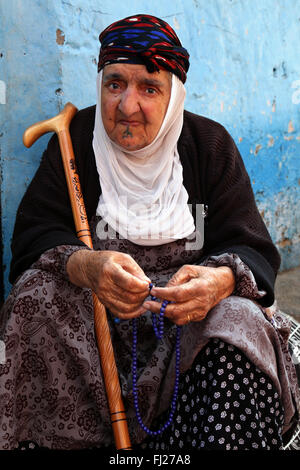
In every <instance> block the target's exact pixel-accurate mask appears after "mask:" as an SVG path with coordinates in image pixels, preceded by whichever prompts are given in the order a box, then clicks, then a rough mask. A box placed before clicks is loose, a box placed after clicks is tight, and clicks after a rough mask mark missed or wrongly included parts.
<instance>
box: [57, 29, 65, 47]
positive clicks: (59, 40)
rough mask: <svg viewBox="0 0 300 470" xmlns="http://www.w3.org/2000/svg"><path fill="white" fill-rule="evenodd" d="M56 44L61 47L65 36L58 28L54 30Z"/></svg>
mask: <svg viewBox="0 0 300 470" xmlns="http://www.w3.org/2000/svg"><path fill="white" fill-rule="evenodd" d="M56 42H57V44H58V45H59V46H62V45H63V44H64V43H65V34H64V33H63V31H62V30H61V29H59V28H58V29H57V30H56Z"/></svg>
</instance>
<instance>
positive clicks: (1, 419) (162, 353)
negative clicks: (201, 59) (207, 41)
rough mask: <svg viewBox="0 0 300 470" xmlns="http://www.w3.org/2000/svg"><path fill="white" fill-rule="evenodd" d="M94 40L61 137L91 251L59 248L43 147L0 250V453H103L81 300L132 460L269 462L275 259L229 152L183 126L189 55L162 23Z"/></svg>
mask: <svg viewBox="0 0 300 470" xmlns="http://www.w3.org/2000/svg"><path fill="white" fill-rule="evenodd" d="M100 42H101V49H100V56H99V65H98V76H97V92H98V101H97V104H96V106H95V107H94V106H93V107H90V108H87V109H84V110H82V111H80V112H78V114H77V115H76V116H75V118H74V120H73V122H72V124H71V136H72V140H73V145H74V150H75V155H76V158H77V167H78V172H79V176H80V180H81V185H82V191H83V195H84V199H85V204H86V209H87V214H88V217H89V220H90V225H91V228H92V231H93V239H94V249H93V250H90V249H88V248H87V247H86V246H85V245H84V244H83V243H81V242H80V241H79V240H78V239H77V237H76V235H75V231H74V224H73V219H72V212H71V208H70V204H69V200H68V194H67V188H66V184H65V177H64V173H63V168H62V163H61V158H60V151H59V146H58V141H57V137H56V136H53V137H52V138H51V140H50V142H49V145H48V148H47V150H46V151H45V153H44V155H43V158H42V161H41V164H40V167H39V169H38V171H37V173H36V175H35V176H34V179H33V181H32V182H31V184H30V186H29V188H28V190H27V191H26V194H25V196H24V198H23V200H22V202H21V204H20V207H19V211H18V214H17V219H16V225H15V231H14V236H13V242H12V253H13V258H12V264H11V274H10V280H11V282H12V283H13V288H12V291H11V293H10V295H9V297H8V299H7V301H6V303H5V306H4V308H3V311H2V315H1V330H0V331H1V337H2V338H3V340H4V341H5V345H6V363H5V364H4V365H1V366H0V374H1V383H0V403H1V408H0V409H1V414H0V423H1V424H0V430H1V431H0V443H1V444H0V445H1V448H2V449H13V448H15V447H18V446H19V445H20V443H22V442H27V443H28V442H30V441H32V442H34V443H36V445H38V446H42V447H48V448H51V449H79V448H87V447H105V446H109V445H111V444H112V443H113V438H112V432H111V427H110V419H109V413H108V407H107V401H106V395H105V389H104V385H103V378H102V373H101V366H100V362H99V356H98V351H97V346H96V343H95V335H94V327H93V308H92V299H91V291H94V292H95V293H96V294H97V296H98V297H99V299H100V300H101V302H102V303H103V304H104V305H105V307H106V310H107V315H108V320H109V324H110V329H111V336H112V341H113V344H114V348H115V355H116V361H117V366H118V371H119V376H120V382H121V386H122V394H123V399H124V402H125V405H126V408H127V418H128V424H129V430H130V436H131V440H132V442H133V444H134V445H136V446H139V447H142V448H143V449H151V448H152V449H156V450H164V451H166V450H180V449H181V448H184V449H185V450H187V449H276V448H280V447H281V445H282V436H283V435H284V432H285V431H286V430H287V429H289V428H290V427H291V426H292V425H293V423H294V422H295V419H296V417H297V410H296V407H295V402H296V399H297V383H296V375H295V371H294V369H293V366H292V365H291V362H290V357H289V353H288V350H287V336H288V325H286V321H285V320H284V318H283V317H282V316H281V315H280V312H276V311H275V313H274V314H273V316H272V317H271V316H270V315H268V313H267V310H266V307H268V306H270V305H272V304H273V302H274V281H275V277H276V272H277V270H278V267H279V264H280V259H279V255H278V252H277V250H276V248H275V247H274V245H273V243H272V241H271V239H270V236H269V234H268V232H267V230H266V227H265V225H264V223H263V221H262V219H261V217H260V215H259V212H258V210H257V207H256V204H255V201H254V196H253V192H252V190H251V185H250V182H249V177H248V175H247V173H246V170H245V167H244V164H243V162H242V159H241V157H240V155H239V152H238V150H237V147H236V146H235V144H234V142H233V140H232V138H231V137H230V136H229V134H228V133H227V132H226V130H225V129H224V128H223V127H222V126H221V125H220V124H218V123H216V122H213V121H212V120H209V119H207V118H204V117H201V116H196V115H194V114H192V113H190V112H187V111H184V99H185V88H184V82H185V80H186V73H187V70H188V67H189V61H188V59H189V55H188V53H187V51H186V50H185V49H184V48H183V47H182V45H181V43H180V41H179V39H178V37H177V36H176V34H175V32H174V31H173V30H172V28H171V27H170V26H169V25H168V24H167V23H165V22H164V21H162V20H160V19H158V18H155V17H152V16H148V15H136V16H133V17H129V18H125V19H124V20H121V21H118V22H116V23H114V24H112V25H111V26H109V27H108V28H107V29H106V30H104V31H103V32H102V33H101V35H100ZM201 204H202V205H203V206H201V207H204V208H205V210H204V211H203V218H204V223H203V219H201V218H200V223H199V211H198V212H197V208H198V206H199V205H201ZM190 209H191V210H190ZM197 214H198V220H197ZM201 214H202V213H201ZM204 216H205V217H204ZM203 234H204V240H203ZM199 240H200V241H201V242H200V243H199ZM149 289H150V290H149ZM163 301H165V302H163ZM160 312H161V315H160V316H159V317H157V314H158V313H160ZM161 317H164V318H165V319H164V323H160V322H161V320H157V321H155V319H156V318H161ZM152 323H153V324H154V326H155V325H156V329H159V333H162V331H161V328H162V327H163V335H162V334H161V335H160V339H159V340H158V339H157V338H156V336H155V334H154V332H153V325H152ZM157 323H158V324H157ZM159 325H160V326H159ZM133 327H134V328H136V329H137V335H138V338H137V351H136V354H137V358H136V359H135V360H136V367H135V368H133V369H132V367H131V365H132V360H133V359H132V345H133V344H134V342H133V340H132V337H133V333H132V331H133ZM178 332H180V338H179V333H178ZM179 351H180V353H181V356H180V364H179V365H178V364H175V363H176V358H177V362H178V358H179ZM175 365H176V366H175ZM132 370H133V372H134V374H135V375H136V377H135V379H136V381H137V385H136V393H133V390H132V381H133V377H132ZM135 371H136V372H135ZM175 374H177V375H178V374H180V375H179V382H176V384H175V387H174V377H175ZM174 390H175V395H174ZM176 394H177V395H178V396H177V399H176ZM172 397H173V398H172ZM137 403H138V408H137ZM170 409H171V415H170ZM162 429H163V432H161V430H162ZM156 430H158V432H153V431H156Z"/></svg>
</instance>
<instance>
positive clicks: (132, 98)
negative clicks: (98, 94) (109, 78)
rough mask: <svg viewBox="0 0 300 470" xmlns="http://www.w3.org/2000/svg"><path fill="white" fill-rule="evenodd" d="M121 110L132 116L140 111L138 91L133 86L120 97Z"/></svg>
mask: <svg viewBox="0 0 300 470" xmlns="http://www.w3.org/2000/svg"><path fill="white" fill-rule="evenodd" d="M119 110H120V111H121V112H122V114H124V115H125V116H131V115H132V114H134V113H137V112H139V111H140V104H139V98H138V93H137V92H136V90H134V89H133V88H130V87H128V88H127V89H126V90H124V91H123V93H122V94H121V97H120V103H119Z"/></svg>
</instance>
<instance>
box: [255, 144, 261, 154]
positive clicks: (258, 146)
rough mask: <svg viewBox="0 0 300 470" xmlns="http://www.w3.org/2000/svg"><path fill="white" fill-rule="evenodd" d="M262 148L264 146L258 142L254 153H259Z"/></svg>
mask: <svg viewBox="0 0 300 470" xmlns="http://www.w3.org/2000/svg"><path fill="white" fill-rule="evenodd" d="M261 148H262V145H260V144H257V145H256V146H255V150H254V155H257V154H258V152H259V151H260V149H261Z"/></svg>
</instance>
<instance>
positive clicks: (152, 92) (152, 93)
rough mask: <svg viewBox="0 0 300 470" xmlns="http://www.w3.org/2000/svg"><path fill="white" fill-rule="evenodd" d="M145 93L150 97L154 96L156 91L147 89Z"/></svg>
mask: <svg viewBox="0 0 300 470" xmlns="http://www.w3.org/2000/svg"><path fill="white" fill-rule="evenodd" d="M146 92H147V93H149V94H150V95H154V94H155V93H156V90H155V89H154V88H147V89H146Z"/></svg>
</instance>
